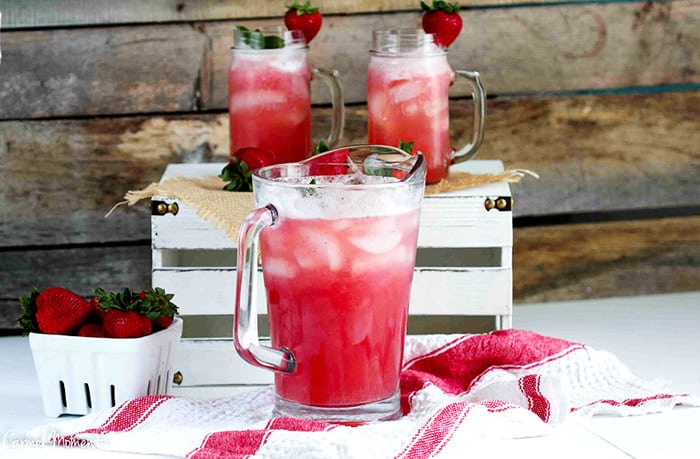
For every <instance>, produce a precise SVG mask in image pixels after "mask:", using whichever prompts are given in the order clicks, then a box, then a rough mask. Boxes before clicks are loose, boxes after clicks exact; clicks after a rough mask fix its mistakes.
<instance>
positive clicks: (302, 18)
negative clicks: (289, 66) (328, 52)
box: [284, 1, 323, 45]
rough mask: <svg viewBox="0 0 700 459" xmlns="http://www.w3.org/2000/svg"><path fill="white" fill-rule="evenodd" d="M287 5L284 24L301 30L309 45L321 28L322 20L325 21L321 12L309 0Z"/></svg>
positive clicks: (290, 28)
mask: <svg viewBox="0 0 700 459" xmlns="http://www.w3.org/2000/svg"><path fill="white" fill-rule="evenodd" d="M285 6H287V12H286V13H285V14H284V25H286V26H287V29H289V30H301V32H302V33H303V34H304V39H305V40H306V44H307V45H308V44H309V43H311V40H313V39H314V37H315V36H316V34H317V33H318V31H319V30H321V22H323V20H322V19H321V13H320V12H319V11H318V8H314V7H312V6H311V3H310V2H308V1H306V2H304V3H303V4H301V3H297V2H296V1H295V2H294V3H292V4H291V6H290V5H285Z"/></svg>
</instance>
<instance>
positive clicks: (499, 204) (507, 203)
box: [484, 196, 513, 212]
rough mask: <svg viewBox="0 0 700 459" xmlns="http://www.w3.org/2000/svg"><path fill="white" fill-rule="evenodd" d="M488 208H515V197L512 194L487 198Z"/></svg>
mask: <svg viewBox="0 0 700 459" xmlns="http://www.w3.org/2000/svg"><path fill="white" fill-rule="evenodd" d="M484 207H485V208H486V210H491V209H496V210H501V211H504V212H506V211H512V210H513V198H512V197H511V196H499V197H497V198H486V199H485V200H484Z"/></svg>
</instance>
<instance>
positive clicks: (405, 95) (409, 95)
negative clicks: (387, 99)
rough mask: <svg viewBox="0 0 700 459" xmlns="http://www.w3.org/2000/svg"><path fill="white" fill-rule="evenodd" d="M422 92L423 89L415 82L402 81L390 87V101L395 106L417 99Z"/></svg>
mask: <svg viewBox="0 0 700 459" xmlns="http://www.w3.org/2000/svg"><path fill="white" fill-rule="evenodd" d="M422 92H423V87H422V86H421V85H420V84H418V83H416V82H415V81H410V80H409V81H404V82H402V83H399V84H396V85H394V86H392V87H391V89H390V94H391V100H392V102H394V103H395V104H399V103H401V102H406V101H408V100H411V99H415V98H416V97H419V96H420V95H421V93H422Z"/></svg>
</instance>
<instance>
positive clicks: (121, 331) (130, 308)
mask: <svg viewBox="0 0 700 459" xmlns="http://www.w3.org/2000/svg"><path fill="white" fill-rule="evenodd" d="M95 297H96V298H97V303H98V305H99V306H100V308H102V309H103V310H104V311H105V314H104V319H103V327H104V330H105V334H106V335H107V336H108V337H109V338H140V337H142V336H146V335H148V334H150V333H151V332H153V331H157V330H161V329H163V328H167V327H168V326H169V325H170V324H171V323H172V321H173V317H174V316H175V314H176V313H177V306H176V305H175V304H173V303H172V302H171V301H170V300H172V298H173V295H172V294H168V293H166V292H165V290H163V289H162V288H159V287H156V288H148V289H146V290H142V291H141V292H138V293H136V292H134V291H133V290H131V289H129V288H126V289H124V290H123V291H122V292H120V293H113V292H106V291H104V290H103V289H100V288H98V289H95Z"/></svg>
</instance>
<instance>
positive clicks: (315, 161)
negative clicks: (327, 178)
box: [304, 141, 350, 175]
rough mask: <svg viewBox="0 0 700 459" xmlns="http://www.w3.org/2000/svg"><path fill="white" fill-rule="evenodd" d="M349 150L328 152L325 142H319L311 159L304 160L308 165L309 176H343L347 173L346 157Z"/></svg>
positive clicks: (340, 149)
mask: <svg viewBox="0 0 700 459" xmlns="http://www.w3.org/2000/svg"><path fill="white" fill-rule="evenodd" d="M349 154H350V150H349V149H347V148H339V149H336V150H331V151H329V150H328V146H327V145H326V143H325V142H323V141H322V142H320V143H319V144H318V145H317V146H316V149H315V150H314V154H313V156H311V158H309V159H306V160H304V163H305V164H309V165H310V166H309V175H343V174H347V172H348V166H347V164H348V163H347V162H348V155H349Z"/></svg>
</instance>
